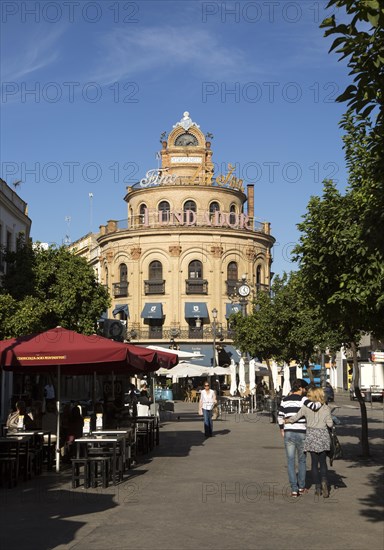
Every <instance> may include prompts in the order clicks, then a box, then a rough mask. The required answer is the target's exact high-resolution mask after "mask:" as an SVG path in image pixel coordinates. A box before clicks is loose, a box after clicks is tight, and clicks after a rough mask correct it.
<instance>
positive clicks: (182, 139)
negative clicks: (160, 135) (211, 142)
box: [175, 133, 198, 147]
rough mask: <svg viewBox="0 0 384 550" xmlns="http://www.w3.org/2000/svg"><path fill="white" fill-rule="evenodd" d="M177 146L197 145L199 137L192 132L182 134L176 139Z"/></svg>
mask: <svg viewBox="0 0 384 550" xmlns="http://www.w3.org/2000/svg"><path fill="white" fill-rule="evenodd" d="M175 145H176V147H190V146H193V147H196V145H198V142H197V138H196V137H195V136H194V135H192V134H188V133H185V134H181V135H180V136H179V137H177V138H176V140H175Z"/></svg>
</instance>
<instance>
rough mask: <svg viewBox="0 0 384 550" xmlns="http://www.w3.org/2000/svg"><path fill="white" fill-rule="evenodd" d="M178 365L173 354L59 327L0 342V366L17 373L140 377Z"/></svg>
mask: <svg viewBox="0 0 384 550" xmlns="http://www.w3.org/2000/svg"><path fill="white" fill-rule="evenodd" d="M177 362H178V358H177V356H176V355H175V354H173V353H166V352H159V351H154V350H149V349H147V348H142V347H139V346H135V345H133V344H124V343H120V342H115V341H114V340H109V339H108V338H103V337H102V336H97V335H92V336H86V335H84V334H78V333H77V332H73V331H71V330H67V329H64V328H61V327H57V328H54V329H51V330H47V331H45V332H41V333H39V334H32V335H29V336H20V337H18V338H11V339H10V340H3V341H0V364H1V366H2V367H3V369H4V370H8V371H12V372H17V373H24V374H28V373H37V372H38V373H41V372H47V371H52V367H57V366H58V365H60V371H61V373H62V374H73V375H76V374H92V373H93V372H97V373H98V374H108V373H110V372H111V371H113V372H115V373H126V374H138V373H142V372H151V371H155V370H157V369H159V368H160V367H162V368H164V367H165V368H171V367H173V366H175V365H176V364H177Z"/></svg>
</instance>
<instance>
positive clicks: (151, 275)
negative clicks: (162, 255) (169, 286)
mask: <svg viewBox="0 0 384 550" xmlns="http://www.w3.org/2000/svg"><path fill="white" fill-rule="evenodd" d="M144 293H145V294H164V293H165V281H164V280H163V266H162V264H161V262H159V261H157V260H155V261H154V262H151V263H150V264H149V266H148V280H147V281H144Z"/></svg>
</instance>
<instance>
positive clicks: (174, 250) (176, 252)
mask: <svg viewBox="0 0 384 550" xmlns="http://www.w3.org/2000/svg"><path fill="white" fill-rule="evenodd" d="M168 250H169V253H170V255H171V256H180V254H181V246H179V245H172V246H170V247H169V248H168Z"/></svg>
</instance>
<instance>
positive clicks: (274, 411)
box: [265, 359, 277, 424]
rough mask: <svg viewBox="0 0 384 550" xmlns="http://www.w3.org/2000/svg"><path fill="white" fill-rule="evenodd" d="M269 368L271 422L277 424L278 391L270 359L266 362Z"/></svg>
mask: <svg viewBox="0 0 384 550" xmlns="http://www.w3.org/2000/svg"><path fill="white" fill-rule="evenodd" d="M265 362H266V363H267V367H268V373H269V397H270V399H271V422H273V423H274V424H275V423H276V422H277V400H276V390H275V384H274V383H273V376H272V369H271V365H270V362H269V359H266V361H265Z"/></svg>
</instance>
